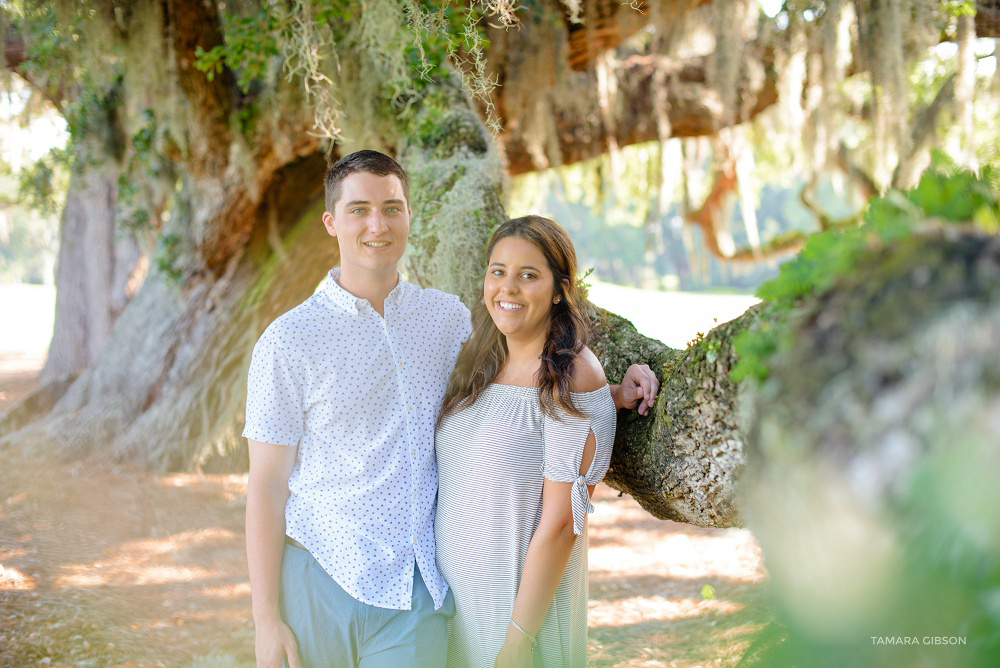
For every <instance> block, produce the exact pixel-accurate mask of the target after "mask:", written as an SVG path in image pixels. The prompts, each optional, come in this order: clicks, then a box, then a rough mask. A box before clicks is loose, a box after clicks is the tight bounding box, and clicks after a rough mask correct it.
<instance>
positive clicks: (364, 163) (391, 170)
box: [326, 149, 410, 213]
mask: <svg viewBox="0 0 1000 668" xmlns="http://www.w3.org/2000/svg"><path fill="white" fill-rule="evenodd" d="M357 172H368V173H369V174H375V175H376V176H389V175H390V174H393V175H395V176H398V177H399V180H400V182H401V183H402V184H403V196H404V197H405V198H406V205H407V206H409V205H410V182H409V179H408V178H407V176H406V170H405V169H403V168H402V166H400V164H399V163H398V162H396V161H395V160H393V159H392V158H390V157H389V156H387V155H386V154H385V153H380V152H378V151H372V150H369V149H366V150H363V151H355V152H354V153H351V154H350V155H346V156H344V157H343V158H341V159H340V160H338V161H337V162H336V164H335V165H334V166H333V167H331V168H330V171H328V172H327V173H326V210H327V211H329V212H330V213H333V207H335V206H336V205H337V200H339V199H340V190H341V189H340V184H341V183H343V182H344V179H346V178H347V177H348V176H350V175H351V174H355V173H357Z"/></svg>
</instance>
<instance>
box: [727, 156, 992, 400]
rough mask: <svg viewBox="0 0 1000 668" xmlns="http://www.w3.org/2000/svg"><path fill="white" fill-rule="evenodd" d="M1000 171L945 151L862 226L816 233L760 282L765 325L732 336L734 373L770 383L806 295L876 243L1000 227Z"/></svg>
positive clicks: (882, 201)
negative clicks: (942, 229) (974, 166)
mask: <svg viewBox="0 0 1000 668" xmlns="http://www.w3.org/2000/svg"><path fill="white" fill-rule="evenodd" d="M998 177H1000V173H998V170H997V169H996V168H994V167H992V166H989V165H988V166H986V167H983V169H982V170H980V172H979V173H974V172H972V171H970V170H968V169H964V168H960V167H958V166H956V164H955V163H954V162H953V161H952V160H951V159H949V158H948V157H947V156H946V155H944V154H943V153H940V152H935V153H934V155H933V159H932V164H931V166H930V168H928V169H927V170H926V171H925V172H924V174H923V176H922V177H921V179H920V182H919V183H918V184H917V186H916V187H915V188H913V189H911V190H907V191H898V190H890V191H888V192H887V193H886V194H885V195H883V196H881V197H876V198H875V199H873V200H872V201H871V202H870V203H869V205H868V208H867V209H866V210H865V213H864V221H863V223H862V224H861V225H860V226H857V227H853V226H852V227H847V228H843V229H832V230H828V231H826V232H823V233H821V234H815V235H813V236H812V237H810V238H809V241H808V242H807V243H806V245H805V247H804V248H803V249H802V250H801V251H800V252H799V254H798V255H797V256H796V257H795V258H793V259H791V260H789V261H787V262H785V263H784V264H782V265H781V269H780V271H779V274H778V277H777V278H774V279H772V280H769V281H767V282H765V283H763V284H761V285H760V287H759V288H758V289H757V296H758V297H760V298H761V299H762V300H764V301H765V302H766V306H765V307H764V309H763V311H762V312H761V319H760V322H759V326H756V327H751V328H749V329H747V330H745V331H744V332H742V333H741V334H740V335H739V336H738V337H737V338H736V339H735V341H734V342H733V345H734V346H735V349H736V353H737V355H738V357H739V362H738V363H737V364H736V366H735V367H734V368H733V370H732V378H733V380H734V381H736V382H739V381H742V380H744V379H746V378H754V379H757V380H759V381H763V380H764V379H766V378H767V363H768V360H769V358H770V357H771V355H773V354H774V353H775V352H776V351H777V350H778V349H779V348H781V347H782V346H783V345H788V343H789V341H788V340H787V338H786V337H787V334H786V328H785V327H784V325H785V324H786V323H787V320H788V318H789V316H790V315H791V313H792V312H793V311H794V309H795V308H796V306H798V305H799V304H800V303H801V301H802V300H803V299H805V298H807V297H813V296H816V295H819V294H820V293H822V292H823V291H825V290H827V289H829V288H830V287H831V286H832V285H833V283H834V282H835V281H836V280H837V278H838V277H840V276H843V275H845V274H847V273H848V272H850V271H851V270H852V269H853V268H854V267H855V266H857V263H858V262H860V261H862V260H863V258H864V256H865V254H866V252H867V250H868V249H869V248H871V247H872V246H873V245H886V244H891V243H893V242H894V241H896V240H898V239H900V238H902V237H904V236H906V235H909V234H911V233H912V232H913V231H914V229H916V228H917V227H919V226H920V225H926V224H949V225H956V224H967V225H974V226H975V227H977V228H979V229H982V230H984V231H986V232H989V233H993V234H995V233H997V232H1000V178H998Z"/></svg>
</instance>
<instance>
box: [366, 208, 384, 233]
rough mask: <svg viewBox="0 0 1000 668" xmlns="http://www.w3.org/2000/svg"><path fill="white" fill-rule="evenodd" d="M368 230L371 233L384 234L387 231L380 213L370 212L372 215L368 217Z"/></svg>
mask: <svg viewBox="0 0 1000 668" xmlns="http://www.w3.org/2000/svg"><path fill="white" fill-rule="evenodd" d="M368 229H369V230H371V231H372V232H384V231H385V230H387V229H389V226H388V225H386V222H385V217H384V216H383V215H382V212H381V211H372V215H370V216H369V217H368Z"/></svg>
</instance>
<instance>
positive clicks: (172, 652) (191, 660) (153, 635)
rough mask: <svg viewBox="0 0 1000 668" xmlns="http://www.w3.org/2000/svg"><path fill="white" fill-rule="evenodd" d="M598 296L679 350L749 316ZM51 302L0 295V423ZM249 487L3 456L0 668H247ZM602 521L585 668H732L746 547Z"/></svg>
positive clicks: (33, 359)
mask: <svg viewBox="0 0 1000 668" xmlns="http://www.w3.org/2000/svg"><path fill="white" fill-rule="evenodd" d="M591 298H592V299H593V301H594V302H595V303H597V304H598V305H600V306H603V307H605V308H608V309H610V310H613V311H615V312H616V313H619V314H621V315H623V316H625V317H626V318H628V319H630V320H632V322H633V323H634V324H636V326H637V327H638V329H639V330H640V331H641V332H643V333H644V334H646V335H648V336H651V337H653V338H657V339H660V340H662V341H664V342H665V343H667V344H668V345H671V346H673V347H678V348H682V347H684V346H685V344H686V343H687V341H689V340H690V339H691V338H693V337H694V336H695V334H696V333H697V332H699V331H707V330H709V329H711V328H712V327H713V326H715V324H716V321H718V322H719V323H721V322H724V321H726V320H729V319H731V318H733V317H736V316H738V315H739V314H740V313H742V312H743V311H744V310H745V309H746V308H747V307H748V306H749V305H750V304H752V303H753V302H754V301H755V300H754V299H753V298H751V297H748V296H739V295H697V294H690V293H657V292H649V291H642V290H634V289H630V288H622V287H619V286H614V285H607V284H600V283H597V284H594V285H593V286H592V287H591ZM53 303H54V290H53V289H52V288H51V287H40V286H10V285H0V313H3V319H2V322H3V326H2V328H0V409H2V408H3V407H4V406H5V405H6V404H7V403H9V401H5V398H7V399H8V400H9V399H12V398H13V397H14V396H16V395H18V394H21V393H23V391H24V383H26V382H30V381H31V379H32V378H33V376H34V374H35V373H37V370H38V369H39V368H40V366H41V364H42V363H43V362H44V355H45V350H46V347H47V345H48V341H49V338H50V337H51V332H52V309H53ZM18 383H20V385H18ZM245 484H246V479H245V476H240V475H228V476H223V475H197V474H175V475H169V476H149V475H147V474H143V473H141V472H136V471H130V470H128V469H125V468H122V467H114V466H111V465H103V464H98V465H94V464H90V463H88V464H82V463H65V462H55V461H52V460H50V459H46V458H44V457H39V456H36V455H34V454H31V453H20V452H16V451H13V452H7V453H5V454H4V460H3V465H0V665H77V666H101V665H122V664H124V665H129V666H133V667H136V666H163V665H170V666H175V665H176V666H191V667H195V668H231V667H235V666H252V665H253V660H252V656H253V629H252V624H251V623H250V618H249V585H248V584H247V579H246V561H245V556H244V551H243V533H242V523H243V513H244V503H243V499H244V494H245ZM594 505H595V507H596V513H595V514H594V515H592V516H591V519H590V520H589V521H590V551H589V555H590V582H591V587H590V594H591V595H590V605H589V625H590V649H589V655H590V660H589V662H588V663H589V665H590V666H594V667H603V666H682V667H694V666H729V665H734V664H735V661H736V660H737V659H738V657H739V656H740V654H741V652H742V650H743V649H744V648H745V647H746V646H747V645H748V643H749V642H750V639H751V636H752V634H753V632H754V631H755V630H757V629H759V628H760V627H761V625H762V624H763V623H766V622H767V621H768V613H767V611H766V606H765V604H764V602H763V595H762V593H761V587H762V581H763V578H764V570H763V566H762V563H761V559H760V554H759V550H758V548H757V544H756V541H755V540H754V538H753V536H752V534H750V532H748V531H746V530H740V529H701V528H697V527H692V526H689V525H685V524H678V523H674V522H661V521H659V520H656V519H654V518H652V517H651V516H650V515H649V514H647V513H646V512H645V511H643V510H642V509H641V508H639V507H638V506H637V505H636V503H635V502H634V501H633V500H632V499H631V498H630V497H619V496H618V495H617V493H616V492H614V491H613V490H610V489H609V488H607V487H605V486H604V485H600V486H598V490H597V492H596V494H595V498H594ZM705 585H711V587H712V588H713V589H714V596H712V597H711V598H704V597H703V595H702V592H703V590H704V588H705Z"/></svg>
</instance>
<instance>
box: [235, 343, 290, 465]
mask: <svg viewBox="0 0 1000 668" xmlns="http://www.w3.org/2000/svg"><path fill="white" fill-rule="evenodd" d="M272 334H273V332H272V331H271V330H268V331H266V332H264V335H263V336H261V337H260V340H259V341H257V345H256V346H254V349H253V359H252V360H251V362H250V374H249V376H248V378H247V410H246V427H245V428H244V429H243V436H244V437H245V438H248V439H250V440H254V441H261V442H263V443H274V444H276V445H298V444H299V440H300V439H301V438H302V433H303V430H304V422H305V414H304V410H303V401H302V397H303V392H302V386H301V383H300V382H299V378H298V376H297V375H296V373H295V369H294V368H293V366H292V364H291V362H290V361H289V360H288V358H287V356H286V355H285V352H284V351H283V350H281V348H280V347H279V346H278V345H277V344H276V343H275V342H274V337H273V335H272Z"/></svg>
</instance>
